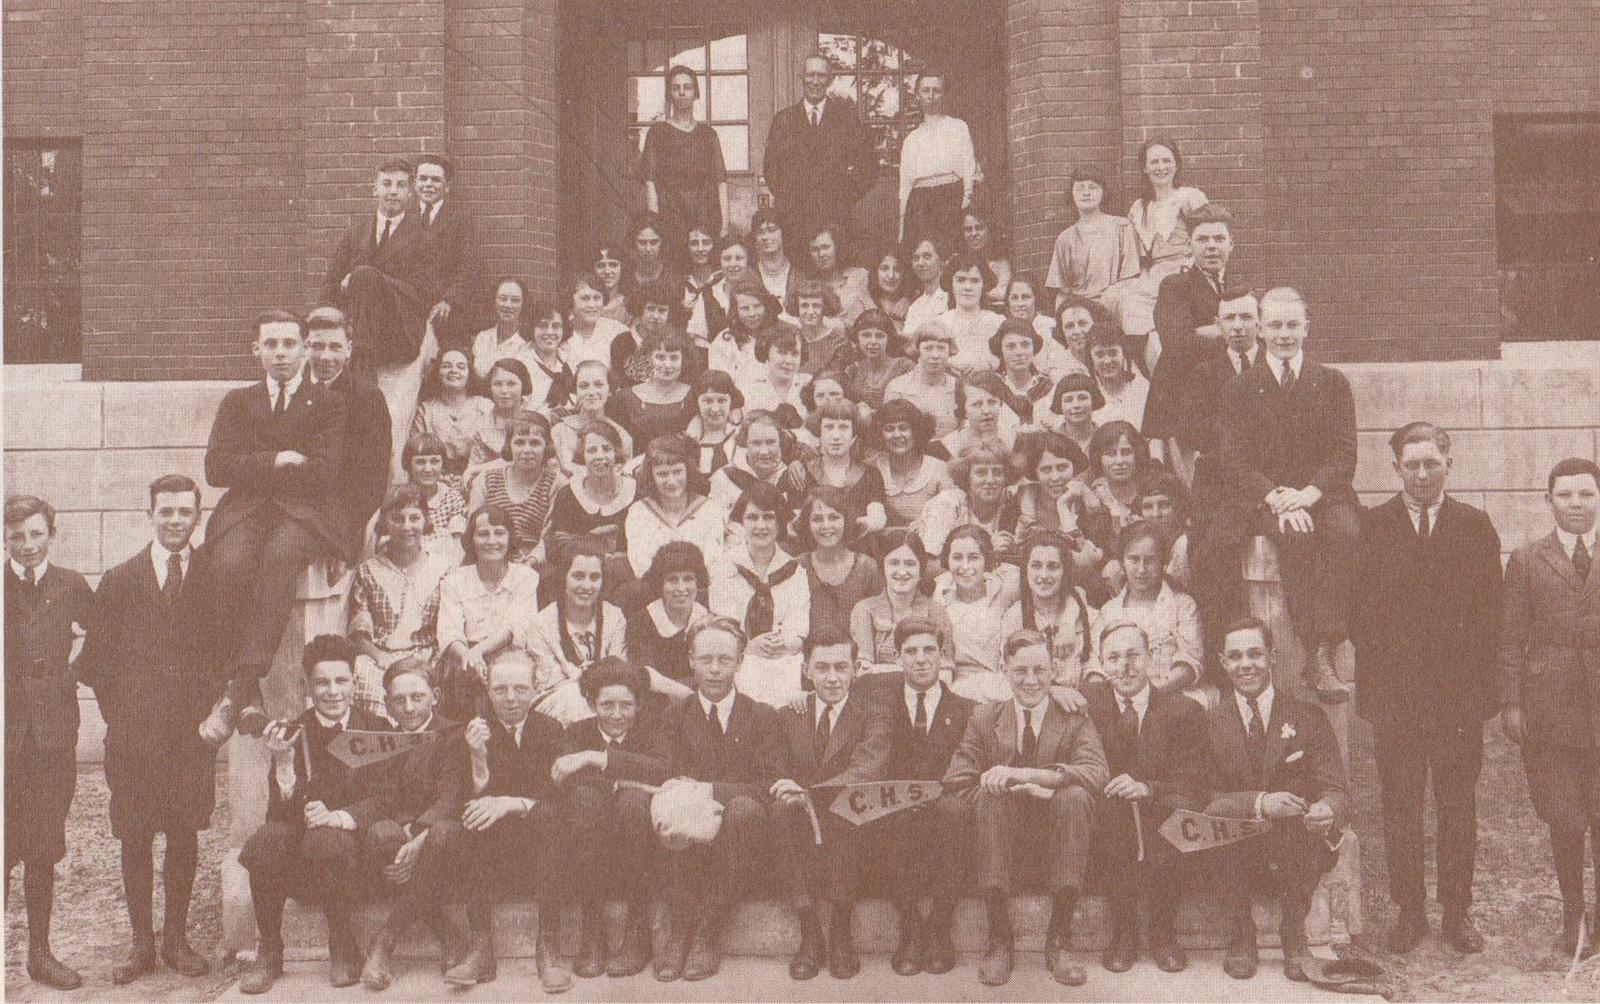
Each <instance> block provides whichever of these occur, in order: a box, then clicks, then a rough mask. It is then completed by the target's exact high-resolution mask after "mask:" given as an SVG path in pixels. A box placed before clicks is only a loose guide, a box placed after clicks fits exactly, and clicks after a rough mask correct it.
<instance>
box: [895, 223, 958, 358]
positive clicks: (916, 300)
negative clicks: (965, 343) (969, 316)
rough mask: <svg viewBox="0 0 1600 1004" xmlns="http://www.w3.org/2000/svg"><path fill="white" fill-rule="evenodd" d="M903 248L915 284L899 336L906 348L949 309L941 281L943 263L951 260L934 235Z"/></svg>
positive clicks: (946, 295)
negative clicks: (930, 322) (926, 325)
mask: <svg viewBox="0 0 1600 1004" xmlns="http://www.w3.org/2000/svg"><path fill="white" fill-rule="evenodd" d="M906 248H907V250H906V255H905V256H906V258H908V259H910V261H911V278H912V279H913V280H915V283H914V288H913V290H912V293H913V294H914V296H913V299H912V300H911V305H910V306H908V307H907V308H906V313H905V317H904V319H903V320H902V323H901V325H900V334H901V336H902V337H903V339H904V343H905V345H906V347H907V348H908V349H909V348H911V346H912V342H913V341H914V340H915V338H916V335H917V332H918V331H920V330H922V327H923V325H925V324H927V323H928V322H929V321H935V320H938V319H939V315H941V314H943V313H944V312H945V311H947V310H949V309H950V293H949V292H948V291H947V290H946V288H945V282H944V263H945V259H947V258H949V257H950V245H949V243H948V242H946V241H945V240H944V239H943V238H941V237H938V236H936V235H934V236H927V235H924V236H922V237H919V238H916V239H915V240H914V241H913V242H912V243H909V244H907V245H906Z"/></svg>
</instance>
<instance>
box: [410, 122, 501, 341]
mask: <svg viewBox="0 0 1600 1004" xmlns="http://www.w3.org/2000/svg"><path fill="white" fill-rule="evenodd" d="M454 171H455V168H454V167H453V166H452V165H451V163H450V161H449V160H448V159H447V158H445V157H442V156H440V155H439V154H436V153H425V154H423V155H422V156H420V157H418V158H417V166H416V172H415V174H414V175H413V178H412V182H413V183H412V187H413V188H414V189H415V190H416V193H417V216H418V218H419V221H420V222H421V223H422V226H423V229H424V230H425V231H426V232H427V235H428V239H429V240H430V241H432V242H433V252H432V254H433V259H434V262H435V263H436V265H437V268H438V270H439V274H438V278H437V284H438V286H439V287H440V291H439V294H438V295H439V300H438V302H437V303H435V304H433V307H432V309H430V310H429V311H428V321H429V323H431V324H432V325H433V328H434V333H435V335H436V336H437V337H438V340H439V344H440V345H453V346H456V347H458V348H464V347H467V346H469V345H471V343H472V336H473V335H476V334H477V333H478V331H479V330H481V329H480V326H479V323H478V322H479V321H480V320H481V319H482V317H483V314H484V300H485V299H486V295H485V293H484V290H483V287H482V282H483V275H482V271H483V270H482V262H481V261H480V259H479V254H478V240H477V235H476V233H475V230H474V228H473V226H472V214H471V213H469V212H467V209H466V207H465V206H464V205H462V204H461V202H460V200H453V201H452V200H449V199H448V198H447V197H448V196H449V194H450V175H451V174H453V173H454Z"/></svg>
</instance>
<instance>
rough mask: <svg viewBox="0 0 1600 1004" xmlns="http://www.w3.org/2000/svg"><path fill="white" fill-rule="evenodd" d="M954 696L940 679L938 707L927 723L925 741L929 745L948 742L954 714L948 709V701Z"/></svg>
mask: <svg viewBox="0 0 1600 1004" xmlns="http://www.w3.org/2000/svg"><path fill="white" fill-rule="evenodd" d="M954 696H955V695H954V694H952V693H951V691H950V688H949V687H947V686H945V685H944V682H943V681H940V683H939V707H938V709H937V710H936V711H935V712H934V714H933V720H932V721H930V722H929V723H928V740H927V742H928V745H929V746H935V747H938V746H942V745H943V744H946V743H948V741H949V737H950V733H952V732H954V731H955V727H956V720H955V715H954V714H952V713H951V711H950V702H951V700H952V699H953V697H954ZM907 721H910V719H909V718H907ZM908 727H909V726H908Z"/></svg>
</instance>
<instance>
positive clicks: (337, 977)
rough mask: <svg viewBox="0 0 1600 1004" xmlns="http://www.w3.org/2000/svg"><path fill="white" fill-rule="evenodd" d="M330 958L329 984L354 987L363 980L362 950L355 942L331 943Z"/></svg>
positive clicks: (339, 986)
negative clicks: (337, 944) (335, 944)
mask: <svg viewBox="0 0 1600 1004" xmlns="http://www.w3.org/2000/svg"><path fill="white" fill-rule="evenodd" d="M328 947H329V952H330V955H329V958H328V985H329V986H331V987H338V988H343V987H353V986H355V985H356V984H357V983H360V982H361V951H360V949H358V948H356V946H355V945H354V944H346V945H340V946H338V947H337V948H334V946H332V945H330V946H328Z"/></svg>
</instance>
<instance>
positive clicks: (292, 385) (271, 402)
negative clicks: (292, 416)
mask: <svg viewBox="0 0 1600 1004" xmlns="http://www.w3.org/2000/svg"><path fill="white" fill-rule="evenodd" d="M304 376H305V370H301V371H299V372H298V373H296V374H295V375H294V376H293V377H291V378H290V379H289V382H288V383H279V382H278V381H276V380H274V379H272V378H271V377H267V406H268V407H270V408H271V409H272V410H273V411H274V412H276V411H277V410H278V395H279V391H282V392H283V410H284V411H288V410H289V402H290V401H293V400H294V396H295V394H296V393H298V392H299V390H300V381H301V379H302V378H303V377H304Z"/></svg>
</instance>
